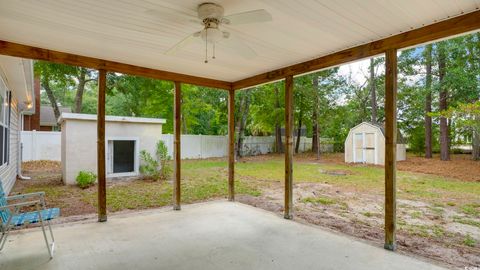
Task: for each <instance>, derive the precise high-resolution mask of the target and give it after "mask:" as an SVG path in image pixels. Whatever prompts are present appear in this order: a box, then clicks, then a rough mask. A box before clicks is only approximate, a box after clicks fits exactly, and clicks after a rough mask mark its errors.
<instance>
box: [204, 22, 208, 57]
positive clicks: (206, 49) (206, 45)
mask: <svg viewBox="0 0 480 270" xmlns="http://www.w3.org/2000/svg"><path fill="white" fill-rule="evenodd" d="M206 63H208V28H205V64H206Z"/></svg>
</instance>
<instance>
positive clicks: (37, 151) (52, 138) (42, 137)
mask: <svg viewBox="0 0 480 270" xmlns="http://www.w3.org/2000/svg"><path fill="white" fill-rule="evenodd" d="M61 134H62V133H61V132H56V131H22V135H21V136H22V161H29V160H57V161H60V159H61V155H60V151H61V147H62V146H61Z"/></svg>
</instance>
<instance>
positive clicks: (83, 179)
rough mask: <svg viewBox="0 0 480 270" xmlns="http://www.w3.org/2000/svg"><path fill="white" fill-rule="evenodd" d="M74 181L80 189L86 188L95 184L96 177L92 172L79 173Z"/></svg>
mask: <svg viewBox="0 0 480 270" xmlns="http://www.w3.org/2000/svg"><path fill="white" fill-rule="evenodd" d="M75 180H76V181H77V186H79V187H80V188H88V187H90V186H93V185H94V184H95V181H96V180H97V176H96V175H95V174H94V173H92V172H87V171H80V172H79V173H78V175H77V178H76V179H75Z"/></svg>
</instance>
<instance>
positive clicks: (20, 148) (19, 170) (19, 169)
mask: <svg viewBox="0 0 480 270" xmlns="http://www.w3.org/2000/svg"><path fill="white" fill-rule="evenodd" d="M25 112H26V111H25V110H21V111H20V119H19V121H20V128H19V129H18V155H17V162H18V164H17V175H18V178H20V180H30V179H31V178H30V177H28V176H24V175H22V159H23V158H22V156H23V143H22V130H23V118H24V115H25Z"/></svg>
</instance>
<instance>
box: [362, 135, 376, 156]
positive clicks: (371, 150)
mask: <svg viewBox="0 0 480 270" xmlns="http://www.w3.org/2000/svg"><path fill="white" fill-rule="evenodd" d="M364 149H365V162H366V163H375V133H365V141H364Z"/></svg>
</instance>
